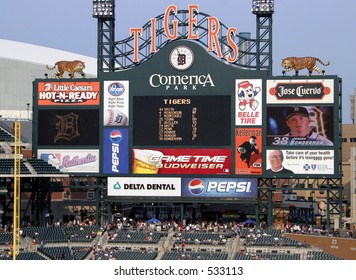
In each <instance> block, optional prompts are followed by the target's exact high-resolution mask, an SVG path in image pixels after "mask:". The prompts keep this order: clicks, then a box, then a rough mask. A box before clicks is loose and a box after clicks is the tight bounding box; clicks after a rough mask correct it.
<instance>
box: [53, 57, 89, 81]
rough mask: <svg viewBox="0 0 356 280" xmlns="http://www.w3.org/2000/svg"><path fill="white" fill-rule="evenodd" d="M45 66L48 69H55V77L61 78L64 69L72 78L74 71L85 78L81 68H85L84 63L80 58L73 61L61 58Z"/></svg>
mask: <svg viewBox="0 0 356 280" xmlns="http://www.w3.org/2000/svg"><path fill="white" fill-rule="evenodd" d="M56 67H57V69H56ZM46 68H47V69H48V70H54V69H56V70H57V71H56V75H55V76H56V77H57V78H63V74H64V72H66V71H67V72H69V74H70V76H71V78H72V79H74V74H75V72H77V73H79V74H81V75H82V77H83V78H85V74H84V72H83V69H84V68H85V63H84V62H83V61H80V60H74V61H64V60H61V61H57V62H56V63H55V64H54V66H53V67H49V66H48V65H46Z"/></svg>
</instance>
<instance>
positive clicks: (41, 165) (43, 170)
mask: <svg viewBox="0 0 356 280" xmlns="http://www.w3.org/2000/svg"><path fill="white" fill-rule="evenodd" d="M27 161H28V162H29V163H30V164H31V166H32V167H33V169H34V170H35V171H36V173H37V174H60V173H61V171H60V170H59V169H57V168H56V167H54V166H53V165H51V164H49V163H48V162H47V161H44V160H43V159H37V158H29V159H27Z"/></svg>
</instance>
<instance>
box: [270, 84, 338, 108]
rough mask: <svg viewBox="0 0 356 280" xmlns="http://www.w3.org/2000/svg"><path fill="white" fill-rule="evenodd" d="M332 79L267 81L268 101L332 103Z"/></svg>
mask: <svg viewBox="0 0 356 280" xmlns="http://www.w3.org/2000/svg"><path fill="white" fill-rule="evenodd" d="M333 88H334V83H333V80H309V81H301V80H279V81H267V92H268V94H267V102H268V103H279V102H284V103H295V102H296V101H298V102H301V101H304V103H308V102H310V101H317V102H320V103H333Z"/></svg>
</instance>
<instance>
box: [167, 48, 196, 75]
mask: <svg viewBox="0 0 356 280" xmlns="http://www.w3.org/2000/svg"><path fill="white" fill-rule="evenodd" d="M169 62H170V63H171V65H172V67H173V68H175V69H177V70H181V71H183V70H187V69H189V68H190V67H191V66H192V65H193V63H194V53H193V51H192V50H191V49H190V48H188V47H186V46H179V47H175V48H174V49H173V50H172V51H171V53H170V55H169Z"/></svg>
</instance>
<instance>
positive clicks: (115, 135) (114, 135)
mask: <svg viewBox="0 0 356 280" xmlns="http://www.w3.org/2000/svg"><path fill="white" fill-rule="evenodd" d="M121 139H122V134H121V132H120V131H119V130H113V131H112V132H111V133H110V140H111V142H113V143H119V142H120V141H121Z"/></svg>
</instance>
